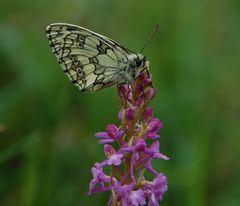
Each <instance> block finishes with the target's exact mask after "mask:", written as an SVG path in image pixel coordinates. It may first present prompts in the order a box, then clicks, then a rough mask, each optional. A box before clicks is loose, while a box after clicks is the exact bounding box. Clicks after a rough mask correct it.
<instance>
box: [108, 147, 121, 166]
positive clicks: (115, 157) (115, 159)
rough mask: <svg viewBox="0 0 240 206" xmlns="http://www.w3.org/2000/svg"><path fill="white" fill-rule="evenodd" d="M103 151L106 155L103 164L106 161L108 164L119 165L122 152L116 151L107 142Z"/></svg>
mask: <svg viewBox="0 0 240 206" xmlns="http://www.w3.org/2000/svg"><path fill="white" fill-rule="evenodd" d="M104 153H105V155H106V156H107V158H108V159H107V160H106V161H104V163H103V165H104V164H105V163H106V164H108V165H115V166H119V165H120V164H121V162H122V161H121V159H122V157H123V154H122V153H116V150H115V149H114V148H113V147H112V146H111V145H108V144H105V145H104Z"/></svg>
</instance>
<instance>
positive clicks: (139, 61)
mask: <svg viewBox="0 0 240 206" xmlns="http://www.w3.org/2000/svg"><path fill="white" fill-rule="evenodd" d="M141 65H142V61H141V60H139V59H137V60H136V66H137V67H140V66H141Z"/></svg>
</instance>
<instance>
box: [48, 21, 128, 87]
mask: <svg viewBox="0 0 240 206" xmlns="http://www.w3.org/2000/svg"><path fill="white" fill-rule="evenodd" d="M46 32H47V36H48V39H49V41H50V46H51V47H52V50H53V53H54V54H55V55H56V57H57V59H58V62H59V64H60V65H61V66H62V68H63V71H64V73H66V74H67V76H68V77H69V78H70V80H71V81H72V83H74V84H75V85H77V86H78V87H79V89H80V90H86V91H97V90H100V89H103V88H105V87H109V86H112V85H114V84H117V83H121V81H122V80H121V69H123V68H124V67H126V65H127V63H128V54H129V51H128V50H127V49H125V48H123V47H121V46H120V45H119V44H118V43H117V42H114V41H113V40H111V39H109V38H107V37H104V36H102V35H100V34H97V33H94V32H91V31H89V30H87V29H85V28H83V27H78V26H75V25H70V24H61V23H57V24H51V25H50V26H48V27H47V29H46Z"/></svg>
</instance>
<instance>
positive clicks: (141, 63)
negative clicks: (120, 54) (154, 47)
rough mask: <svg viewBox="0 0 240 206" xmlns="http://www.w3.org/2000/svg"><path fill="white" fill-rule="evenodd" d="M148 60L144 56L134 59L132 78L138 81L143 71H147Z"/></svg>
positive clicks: (140, 55)
mask: <svg viewBox="0 0 240 206" xmlns="http://www.w3.org/2000/svg"><path fill="white" fill-rule="evenodd" d="M146 63H147V60H146V57H145V56H143V55H142V54H137V55H136V57H135V58H133V59H132V64H131V69H132V78H133V79H136V78H137V77H138V75H139V74H140V72H141V71H143V70H144V69H147V64H146Z"/></svg>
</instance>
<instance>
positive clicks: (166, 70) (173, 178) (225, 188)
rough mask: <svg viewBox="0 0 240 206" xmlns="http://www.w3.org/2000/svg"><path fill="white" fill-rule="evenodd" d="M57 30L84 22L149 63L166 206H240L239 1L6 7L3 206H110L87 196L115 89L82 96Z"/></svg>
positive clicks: (0, 168) (0, 167)
mask: <svg viewBox="0 0 240 206" xmlns="http://www.w3.org/2000/svg"><path fill="white" fill-rule="evenodd" d="M53 22H68V23H72V24H78V25H81V26H84V27H87V28H89V29H91V30H94V31H96V32H98V33H101V34H104V35H106V36H109V37H110V38H112V39H114V40H116V41H118V42H121V43H122V44H123V45H124V46H126V47H127V48H129V49H131V50H134V51H139V50H140V48H141V47H142V45H143V44H144V42H145V39H146V38H147V36H148V35H149V33H150V32H151V30H152V28H153V27H154V25H155V24H156V23H158V24H159V25H160V29H159V31H158V32H157V33H156V34H155V36H154V37H153V38H152V40H151V42H150V43H149V45H148V47H147V48H146V49H145V51H144V54H145V55H146V56H147V58H148V59H149V60H150V63H151V65H150V72H151V73H152V75H153V82H154V86H155V87H156V89H157V97H156V98H155V99H154V101H153V104H152V106H153V108H154V109H155V115H156V116H157V117H159V118H160V119H161V120H162V121H163V122H164V125H165V126H164V129H162V132H161V150H162V152H163V153H164V154H167V155H168V156H169V157H171V160H170V161H167V162H163V161H156V162H154V164H155V165H154V167H157V168H158V171H162V172H164V174H165V175H166V176H167V177H168V182H169V191H168V192H167V194H166V196H165V198H164V201H163V202H162V203H161V205H168V206H170V205H172V206H175V205H178V206H181V205H184V206H193V205H194V206H205V205H211V206H237V205H240V195H239V191H240V178H239V177H240V163H239V156H240V125H239V123H240V106H239V105H240V94H239V90H240V80H239V78H240V40H239V37H240V24H239V22H240V3H239V1H238V0H233V1H227V0H225V1H224V0H222V1H221V0H220V1H213V0H204V1H196V0H193V1H167V0H165V1H163V0H161V1H137V0H136V1H129V0H121V1H110V0H109V1H107V0H95V1H94V0H69V1H63V0H60V1H56V0H53V1H46V0H42V1H30V0H25V1H18V0H9V1H7V0H2V1H1V2H0V60H1V61H0V62H1V65H0V205H1V206H43V205H44V206H55V205H56V206H70V205H75V206H76V205H79V206H80V205H81V206H82V205H95V206H103V205H106V202H107V199H108V197H109V194H97V195H94V196H90V197H89V196H86V195H84V193H85V192H87V190H88V182H89V181H90V179H91V173H90V169H91V166H92V165H93V163H94V162H96V161H102V160H103V159H104V156H103V152H102V146H101V145H98V143H97V140H96V138H95V137H94V133H95V132H96V131H102V130H104V128H105V125H106V124H107V123H117V112H118V108H119V99H118V97H117V93H116V91H117V90H116V88H114V87H113V88H110V89H106V90H103V91H100V92H97V93H80V92H79V91H78V89H77V88H76V87H74V86H73V85H71V83H69V80H68V79H67V77H66V76H65V75H64V74H63V72H62V71H61V68H60V66H59V65H58V64H57V61H56V59H55V57H54V55H53V54H52V53H51V49H50V47H49V44H48V41H47V38H46V36H45V27H46V25H48V24H50V23H53Z"/></svg>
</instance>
